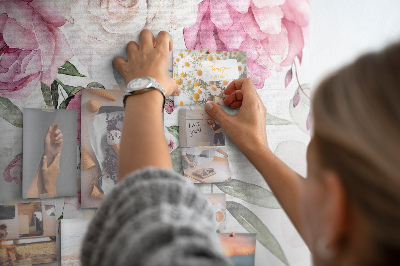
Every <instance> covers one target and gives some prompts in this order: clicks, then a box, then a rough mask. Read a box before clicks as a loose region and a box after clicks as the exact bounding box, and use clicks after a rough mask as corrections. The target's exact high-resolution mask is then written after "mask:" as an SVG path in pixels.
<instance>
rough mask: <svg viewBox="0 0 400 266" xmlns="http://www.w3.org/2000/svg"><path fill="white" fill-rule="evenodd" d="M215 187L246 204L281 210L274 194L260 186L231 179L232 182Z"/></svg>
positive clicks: (218, 184)
mask: <svg viewBox="0 0 400 266" xmlns="http://www.w3.org/2000/svg"><path fill="white" fill-rule="evenodd" d="M215 185H216V186H217V187H218V188H219V189H220V190H222V191H223V192H224V193H226V194H229V195H231V196H233V197H236V198H238V199H242V200H244V201H246V202H248V203H251V204H254V205H257V206H260V207H264V208H270V209H280V208H281V206H280V205H279V203H278V201H277V200H276V198H275V196H274V194H273V193H272V192H271V191H269V190H268V189H265V188H262V187H260V186H257V185H254V184H250V183H246V182H243V181H240V180H237V179H232V182H227V183H217V184H215Z"/></svg>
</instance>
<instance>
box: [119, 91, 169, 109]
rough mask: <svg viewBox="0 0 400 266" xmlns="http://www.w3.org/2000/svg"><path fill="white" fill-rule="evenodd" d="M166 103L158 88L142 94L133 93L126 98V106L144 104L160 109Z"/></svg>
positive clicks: (147, 106)
mask: <svg viewBox="0 0 400 266" xmlns="http://www.w3.org/2000/svg"><path fill="white" fill-rule="evenodd" d="M163 104H164V97H163V95H162V93H161V92H159V91H158V90H151V91H148V92H145V93H141V94H132V95H130V96H128V97H127V98H126V107H128V106H143V107H146V108H157V109H160V107H162V106H163Z"/></svg>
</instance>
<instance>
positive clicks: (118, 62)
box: [113, 56, 129, 73]
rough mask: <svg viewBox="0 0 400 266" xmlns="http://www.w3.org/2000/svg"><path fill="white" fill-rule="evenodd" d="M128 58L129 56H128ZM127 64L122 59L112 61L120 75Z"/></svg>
mask: <svg viewBox="0 0 400 266" xmlns="http://www.w3.org/2000/svg"><path fill="white" fill-rule="evenodd" d="M128 57H129V56H128ZM127 63H128V61H126V60H125V59H124V58H122V57H119V56H117V57H115V58H114V60H113V64H114V66H115V68H116V69H117V70H118V71H119V72H120V73H122V69H123V68H124V67H125V65H126V64H127Z"/></svg>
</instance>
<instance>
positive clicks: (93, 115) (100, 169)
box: [81, 89, 125, 208]
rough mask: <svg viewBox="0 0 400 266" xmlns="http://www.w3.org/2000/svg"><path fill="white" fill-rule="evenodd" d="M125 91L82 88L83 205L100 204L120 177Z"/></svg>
mask: <svg viewBox="0 0 400 266" xmlns="http://www.w3.org/2000/svg"><path fill="white" fill-rule="evenodd" d="M122 98H123V91H121V90H105V89H92V90H83V91H82V100H81V197H82V205H81V206H82V208H98V207H99V206H100V204H101V202H102V200H103V199H104V198H105V197H106V196H107V194H108V193H110V191H111V190H112V189H113V188H114V186H115V185H116V184H117V181H118V156H119V148H120V141H121V131H122V123H123V120H124V113H125V108H124V107H123V103H122Z"/></svg>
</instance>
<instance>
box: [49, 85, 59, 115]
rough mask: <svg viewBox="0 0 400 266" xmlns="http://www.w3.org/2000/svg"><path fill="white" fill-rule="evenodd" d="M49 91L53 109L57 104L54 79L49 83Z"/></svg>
mask: <svg viewBox="0 0 400 266" xmlns="http://www.w3.org/2000/svg"><path fill="white" fill-rule="evenodd" d="M50 93H51V99H52V100H53V106H54V109H57V105H58V82H57V81H55V80H54V81H53V83H51V85H50Z"/></svg>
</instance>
